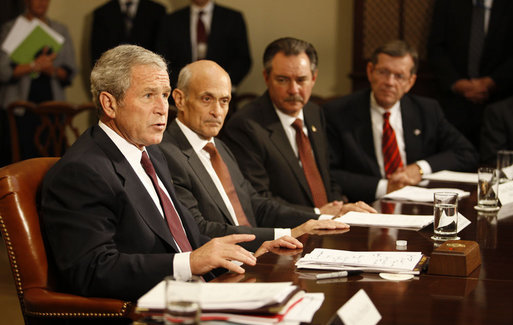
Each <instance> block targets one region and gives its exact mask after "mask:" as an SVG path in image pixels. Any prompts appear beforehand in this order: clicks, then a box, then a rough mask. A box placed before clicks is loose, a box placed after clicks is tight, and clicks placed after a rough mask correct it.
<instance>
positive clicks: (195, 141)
mask: <svg viewBox="0 0 513 325" xmlns="http://www.w3.org/2000/svg"><path fill="white" fill-rule="evenodd" d="M176 122H177V124H178V127H180V130H182V132H183V134H184V135H185V137H186V138H187V141H189V144H190V145H191V147H192V149H193V150H194V152H195V153H196V154H197V155H198V158H199V159H200V161H201V163H202V164H203V166H204V167H205V169H206V170H207V172H208V174H209V175H210V178H211V179H212V181H213V182H214V185H215V186H216V188H217V191H218V192H219V194H220V195H221V198H222V199H223V203H224V204H225V205H226V208H227V209H228V212H230V217H231V218H232V221H233V223H234V224H235V225H236V226H238V225H239V221H238V220H237V216H236V214H235V210H234V209H233V206H232V203H231V201H230V199H229V198H228V195H227V194H226V191H225V190H224V187H223V184H222V183H221V180H220V179H219V177H218V176H217V173H216V171H215V169H214V167H213V166H212V162H211V161H210V154H209V153H208V152H207V151H205V150H204V149H203V148H204V147H205V145H206V144H207V143H209V142H210V143H212V144H214V146H215V142H214V138H211V139H210V140H205V139H203V138H201V137H200V136H199V135H198V134H197V133H196V132H194V131H192V130H191V129H190V128H189V127H187V126H186V125H185V124H183V123H182V122H180V120H178V119H176ZM290 234H291V230H290V229H289V228H274V238H275V239H277V238H280V237H282V236H285V235H288V236H290Z"/></svg>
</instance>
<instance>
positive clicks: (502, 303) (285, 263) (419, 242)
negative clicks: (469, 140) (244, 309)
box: [215, 182, 513, 324]
mask: <svg viewBox="0 0 513 325" xmlns="http://www.w3.org/2000/svg"><path fill="white" fill-rule="evenodd" d="M428 186H429V187H456V188H461V189H464V190H466V191H470V192H471V195H470V196H469V197H466V198H463V199H462V200H460V202H459V212H460V213H461V214H463V215H464V216H465V217H466V218H468V219H469V220H470V221H471V222H472V223H471V224H470V225H469V226H468V227H466V228H465V229H463V230H462V231H461V232H460V233H459V236H460V237H461V239H462V240H473V241H476V242H478V243H479V245H480V253H481V262H482V264H481V266H480V267H479V268H477V269H476V270H475V271H474V272H472V273H471V274H470V276H468V277H450V276H438V275H437V276H435V275H427V274H425V273H422V274H421V275H420V276H416V277H414V279H412V280H408V281H403V282H394V281H388V280H384V279H382V278H380V277H379V275H378V274H372V273H364V274H361V275H356V276H351V277H348V278H339V279H327V280H316V279H315V274H317V273H319V272H321V271H315V270H298V269H296V267H295V265H294V263H295V262H296V261H297V260H298V259H299V258H300V257H302V256H303V255H304V254H306V253H309V252H311V251H312V250H313V249H314V248H316V247H323V248H334V249H344V250H354V251H366V250H398V249H397V247H396V246H395V241H396V240H406V241H407V247H406V250H408V251H420V252H422V253H423V254H425V255H428V256H430V255H431V253H432V251H433V249H434V248H435V247H436V246H437V245H438V244H437V243H435V242H434V241H433V240H432V239H431V238H430V237H431V236H432V235H433V229H432V228H433V227H432V225H430V226H428V227H426V228H424V229H422V230H420V231H411V230H402V229H387V228H373V227H370V228H369V227H351V230H350V231H349V232H347V233H343V234H336V235H323V236H312V235H310V236H308V235H304V236H302V237H301V238H300V239H301V241H302V242H303V243H304V244H305V247H304V249H303V250H302V251H297V252H290V251H288V252H287V251H282V252H283V253H284V254H282V252H270V253H267V254H265V255H263V256H261V257H259V259H258V263H257V265H256V266H254V267H249V266H245V269H246V274H244V275H233V274H225V275H223V276H221V277H219V278H217V279H216V280H215V281H241V282H245V281H256V282H260V281H267V282H275V281H292V282H294V283H295V284H297V285H298V286H300V287H301V288H302V289H304V290H306V291H307V292H323V293H324V294H325V300H324V303H323V305H322V306H321V308H320V309H319V311H318V312H317V313H316V314H315V316H314V319H313V322H312V323H314V324H327V323H330V322H331V321H332V320H333V319H334V318H333V317H334V315H335V314H336V311H337V310H338V309H339V308H340V307H341V306H342V305H343V304H344V303H345V302H346V301H347V300H349V299H350V298H351V297H352V296H353V295H354V294H355V293H356V292H357V291H358V290H360V289H364V290H365V292H366V293H367V294H368V295H369V297H370V299H371V300H372V302H373V303H374V304H375V305H376V308H377V309H378V311H379V312H380V314H381V315H382V317H383V318H382V320H381V321H380V323H379V324H512V323H513V308H512V307H513V294H512V292H513V258H511V257H513V256H512V255H513V254H512V251H513V250H512V249H513V212H512V213H509V212H508V214H507V215H503V214H499V217H498V214H497V213H478V212H477V211H475V210H474V205H475V204H476V188H475V185H472V184H470V185H469V184H459V183H443V182H436V183H434V184H429V185H428ZM396 203H397V202H396ZM374 206H375V207H376V208H377V209H378V210H380V202H376V203H375V204H374ZM503 208H504V211H511V210H509V209H508V210H506V208H507V207H503ZM397 209H399V212H398V210H397ZM395 211H396V213H403V214H423V215H426V214H432V213H433V206H432V205H431V204H425V203H422V204H417V203H411V202H399V203H398V204H397V207H396V210H395Z"/></svg>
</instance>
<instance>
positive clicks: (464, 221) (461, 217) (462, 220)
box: [457, 212, 472, 232]
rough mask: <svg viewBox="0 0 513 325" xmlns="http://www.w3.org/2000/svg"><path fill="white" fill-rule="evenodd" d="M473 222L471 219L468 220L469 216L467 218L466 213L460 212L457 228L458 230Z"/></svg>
mask: <svg viewBox="0 0 513 325" xmlns="http://www.w3.org/2000/svg"><path fill="white" fill-rule="evenodd" d="M471 223H472V222H471V221H470V220H468V219H467V218H465V216H464V215H462V214H461V213H459V212H458V230H457V231H458V232H460V231H462V230H463V229H465V228H466V227H467V226H468V225H470V224H471Z"/></svg>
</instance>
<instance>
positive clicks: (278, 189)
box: [223, 92, 342, 211]
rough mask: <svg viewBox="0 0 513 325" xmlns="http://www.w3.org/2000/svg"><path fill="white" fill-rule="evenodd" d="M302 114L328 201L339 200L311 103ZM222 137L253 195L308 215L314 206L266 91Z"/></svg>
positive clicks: (322, 131)
mask: <svg viewBox="0 0 513 325" xmlns="http://www.w3.org/2000/svg"><path fill="white" fill-rule="evenodd" d="M303 113H304V123H305V126H306V127H307V128H308V137H309V139H310V142H311V145H312V150H313V151H314V155H315V160H316V162H317V167H318V168H319V172H320V174H321V177H322V180H323V182H324V186H325V188H326V194H327V196H328V201H332V200H338V199H342V196H341V194H340V191H339V187H338V186H337V185H336V184H335V182H334V181H333V180H332V178H331V176H330V171H329V157H328V154H329V150H328V142H327V139H326V134H325V121H324V116H323V114H322V111H321V109H320V107H319V106H317V105H316V104H314V103H312V102H308V103H307V104H306V105H305V106H304V107H303ZM224 132H225V133H224V134H225V138H224V139H223V140H225V141H226V143H227V144H228V146H229V147H230V149H231V150H232V152H233V153H234V155H235V157H236V158H237V161H238V163H239V166H240V168H241V170H242V172H243V174H244V175H245V176H246V178H247V179H248V180H249V181H250V182H251V183H252V184H253V187H254V188H255V189H256V190H257V192H258V193H260V194H261V195H263V196H265V197H274V198H275V199H278V200H280V201H281V202H283V203H286V204H288V205H292V206H295V207H296V208H300V209H303V210H308V211H311V209H312V208H313V207H314V206H315V205H314V202H313V198H312V194H311V193H310V188H309V187H308V183H307V181H306V177H305V174H304V173H303V169H302V168H301V166H300V164H299V158H298V157H297V156H296V155H295V154H294V151H293V150H292V147H291V145H290V142H289V140H288V138H287V136H286V134H285V131H284V130H283V126H282V125H281V122H280V120H279V118H278V115H277V114H276V112H275V110H274V106H273V104H272V102H271V98H270V97H269V93H268V92H266V93H265V94H263V95H262V96H261V97H259V98H258V99H257V100H255V101H254V102H252V103H250V104H248V105H246V106H245V107H244V108H242V109H241V110H240V111H238V112H237V113H235V114H234V115H233V117H232V118H230V120H229V121H228V123H227V125H226V128H225V130H224Z"/></svg>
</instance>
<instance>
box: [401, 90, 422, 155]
mask: <svg viewBox="0 0 513 325" xmlns="http://www.w3.org/2000/svg"><path fill="white" fill-rule="evenodd" d="M401 116H402V123H403V132H404V134H403V136H404V146H405V148H404V150H405V151H406V152H407V154H406V160H407V162H406V164H409V163H411V162H413V161H416V160H417V157H421V152H420V150H421V149H422V131H423V130H422V120H421V116H420V114H419V113H418V112H416V110H415V105H414V104H413V103H412V101H411V99H410V98H409V97H408V95H405V96H404V97H403V98H402V99H401Z"/></svg>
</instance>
